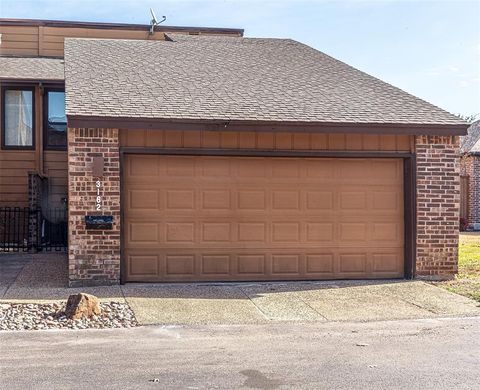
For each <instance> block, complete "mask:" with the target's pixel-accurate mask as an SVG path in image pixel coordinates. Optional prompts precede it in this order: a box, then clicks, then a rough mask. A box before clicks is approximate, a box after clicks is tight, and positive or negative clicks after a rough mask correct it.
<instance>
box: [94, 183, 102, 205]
mask: <svg viewBox="0 0 480 390" xmlns="http://www.w3.org/2000/svg"><path fill="white" fill-rule="evenodd" d="M101 187H102V182H101V181H100V180H97V181H96V182H95V188H96V189H97V196H96V197H95V210H97V211H101V210H102V195H100V188H101Z"/></svg>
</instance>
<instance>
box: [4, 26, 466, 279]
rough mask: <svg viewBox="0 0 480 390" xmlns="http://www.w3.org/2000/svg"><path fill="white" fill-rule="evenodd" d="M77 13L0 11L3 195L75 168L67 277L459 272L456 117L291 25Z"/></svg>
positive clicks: (459, 126)
mask: <svg viewBox="0 0 480 390" xmlns="http://www.w3.org/2000/svg"><path fill="white" fill-rule="evenodd" d="M15 23H19V24H20V25H19V26H17V25H15ZM43 23H52V22H43ZM80 25H82V26H83V28H81V30H82V31H84V29H86V31H87V32H84V33H83V38H77V37H78V36H79V33H78V31H77V30H76V28H77V27H76V25H75V24H68V23H63V22H62V23H60V24H59V26H57V27H48V30H47V31H45V28H46V27H47V26H46V25H45V24H43V25H42V24H41V23H38V22H19V21H2V22H0V29H1V30H0V31H2V35H3V36H5V35H6V33H7V32H8V31H10V32H11V33H12V34H14V33H15V32H16V33H18V34H20V35H21V37H20V36H18V37H17V36H15V39H13V38H11V39H10V40H5V39H4V38H2V45H4V44H5V43H6V42H7V43H8V47H9V50H13V52H4V51H2V57H0V79H1V80H2V85H6V84H4V83H8V88H6V89H5V90H4V91H5V92H4V93H3V98H2V101H3V102H5V103H2V110H3V114H2V115H3V122H4V123H5V121H6V119H5V118H8V123H9V125H8V126H4V130H3V132H2V136H3V138H4V139H5V140H7V142H6V143H4V147H3V149H2V151H1V154H0V161H1V162H2V163H3V162H4V161H17V162H9V164H10V165H9V166H11V167H15V168H20V167H25V168H22V169H23V170H22V171H21V172H20V171H16V173H15V174H12V173H10V171H9V170H8V167H7V169H4V170H3V171H2V172H3V173H2V175H1V176H0V180H2V183H3V182H5V183H10V182H12V184H9V185H11V186H12V187H9V189H8V191H5V192H4V190H3V188H5V187H3V186H2V191H1V192H2V193H3V194H2V199H3V204H5V205H8V204H10V203H11V202H14V201H17V200H19V199H20V198H21V196H23V199H25V200H24V201H25V202H26V199H27V198H28V197H27V192H28V191H27V186H26V176H27V173H28V171H36V172H37V173H40V174H41V175H42V176H48V177H49V182H50V181H51V184H49V186H48V188H49V196H48V198H49V199H51V202H55V201H57V202H58V201H61V198H62V197H65V192H63V193H62V194H60V192H61V191H60V190H56V189H55V188H56V184H55V180H54V177H55V173H56V172H57V171H59V172H60V171H62V169H63V171H62V172H63V173H62V174H61V175H59V176H61V180H63V181H61V184H58V188H60V187H61V188H63V189H64V190H65V188H66V187H65V186H66V183H67V182H66V174H65V172H66V171H68V196H67V198H68V212H69V218H68V224H69V248H68V252H69V277H70V283H71V285H95V284H115V283H119V282H121V281H123V282H132V281H142V282H145V281H149V282H169V281H171V282H176V281H230V280H235V281H241V280H300V279H366V278H372V279H373V278H402V277H407V278H410V277H413V276H419V277H430V278H436V277H437V278H448V277H451V276H452V275H453V274H454V273H455V272H456V271H457V254H458V225H459V203H460V202H459V187H460V176H459V164H458V146H459V139H458V138H459V137H458V136H459V135H464V134H466V129H467V126H468V125H466V124H465V123H464V122H463V121H461V120H460V119H458V118H457V117H455V116H453V115H451V114H449V113H447V112H445V111H443V110H441V109H439V108H437V107H435V106H433V105H431V104H429V103H427V102H425V101H422V100H420V99H418V98H415V97H413V96H411V95H409V94H407V93H405V92H404V91H401V90H399V89H398V88H395V87H393V86H391V85H389V84H387V83H384V82H382V81H380V80H378V79H376V78H374V77H371V76H369V75H367V74H365V73H363V72H360V71H358V70H356V69H354V68H352V67H350V66H348V65H346V64H344V63H342V62H340V61H337V60H335V59H333V58H331V57H329V56H327V55H325V54H323V53H321V52H319V51H316V50H314V49H312V48H310V47H308V46H306V45H303V44H301V43H298V42H295V41H292V40H288V39H256V38H243V37H242V31H241V30H228V29H195V28H192V29H179V31H177V29H176V28H168V27H163V29H162V31H161V32H160V31H159V32H157V33H156V34H158V36H157V37H158V38H157V40H153V39H151V38H152V37H150V36H148V33H147V31H148V26H141V27H139V26H133V27H132V29H131V30H130V29H129V28H128V27H127V26H125V25H121V27H118V28H117V27H114V26H115V25H101V26H102V28H100V27H98V26H100V25H91V24H80ZM60 26H66V27H68V29H67V30H68V33H67V32H60V30H55V28H63V27H60ZM85 26H90V27H91V28H90V29H88V27H85ZM94 26H97V27H94ZM110 26H111V28H110ZM27 27H28V28H32V29H33V30H35V31H37V34H38V35H35V34H33V37H29V40H24V42H22V44H21V45H18V46H16V43H15V42H19V41H20V39H21V38H22V37H23V36H24V35H27V34H26V33H20V32H21V31H23V30H22V29H25V28H27ZM41 28H43V32H42V33H40V30H41ZM52 28H53V30H52ZM122 28H123V30H122ZM5 29H7V30H5ZM52 31H53V32H56V33H52ZM62 31H63V30H62ZM73 31H76V32H77V33H73ZM99 31H101V33H99ZM131 31H135V32H136V34H138V35H136V36H133V35H132V36H126V35H124V34H126V32H131ZM47 32H48V36H50V37H51V36H55V43H54V44H55V45H56V46H55V47H57V51H56V52H55V55H61V54H62V53H63V52H62V51H61V49H62V48H63V42H65V56H64V57H65V58H64V60H63V59H61V58H58V59H53V58H44V57H39V56H44V55H45V54H48V53H49V52H45V51H42V50H53V49H51V48H52V45H53V43H49V44H48V45H47V44H46V41H45V40H44V39H45V38H44V37H45V36H46V35H47V34H46V33H47ZM178 32H182V33H183V34H178ZM185 33H190V34H193V35H198V34H200V36H190V35H188V34H185ZM207 33H208V34H209V35H208V36H206V35H207ZM142 34H143V35H142ZM213 35H216V36H213ZM226 35H227V36H226ZM12 36H13V35H12ZM41 37H43V38H41ZM72 37H74V38H72ZM92 37H93V38H96V39H91V38H92ZM119 37H120V38H125V37H127V38H133V39H129V40H126V39H107V38H119ZM98 38H101V39H98ZM135 38H136V39H135ZM149 38H150V39H149ZM32 41H33V43H26V42H32ZM40 42H41V43H40ZM29 45H32V46H34V47H33V48H31V50H32V51H30V52H28V53H27V52H23V50H26V49H20V48H21V47H29ZM2 47H3V46H0V48H2ZM2 50H4V49H3V48H2ZM15 50H17V51H15ZM35 50H36V51H35ZM12 54H13V55H16V57H8V56H5V55H12ZM19 55H21V57H19ZM25 55H30V56H31V55H33V56H37V57H35V58H25ZM63 71H65V85H66V122H67V127H68V139H67V141H66V144H67V149H68V153H66V152H65V136H64V135H63V134H64V132H63V129H64V128H65V119H64V118H65V115H64V113H63V112H61V110H60V107H61V104H60V103H59V101H60V96H59V95H56V94H55V93H57V92H60V90H61V88H62V87H63V77H62V76H63ZM12 83H14V84H12ZM8 91H13V92H12V93H7V94H6V92H8ZM42 92H43V96H44V98H43V99H41V98H40V97H41V96H42ZM50 94H51V95H50ZM35 98H36V99H35ZM9 101H10V102H11V103H8V102H9ZM42 105H43V109H42V107H41V106H42ZM45 107H51V111H50V109H49V108H45ZM33 112H35V115H33V114H32V113H33ZM10 115H11V117H12V118H13V119H9V118H10ZM42 115H43V119H42ZM18 118H21V120H19V119H18ZM48 118H49V119H50V120H48ZM38 124H40V126H42V125H43V131H41V130H38ZM33 129H35V132H34V130H33ZM34 133H35V136H34V135H33V134H34ZM42 139H43V141H42ZM12 146H13V147H15V149H12ZM60 146H61V147H63V151H52V152H56V153H57V154H56V155H55V156H56V157H55V158H53V157H49V156H48V153H52V152H50V150H51V148H57V147H60ZM7 155H8V157H6V156H7ZM26 162H27V163H26ZM53 162H55V165H54V166H52V165H51V164H52V163H53ZM49 164H50V165H49ZM41 169H43V171H41ZM33 181H34V180H33ZM57 182H58V183H60V180H58V181H57ZM13 183H16V184H13ZM62 186H63V187H62ZM34 187H35V186H34ZM10 188H11V189H10ZM22 188H23V189H24V190H22ZM22 191H23V192H22ZM13 192H16V194H17V195H16V197H13V196H11V195H8V194H12V193H13ZM30 192H33V193H35V191H32V190H30ZM21 194H23V195H21ZM53 194H59V197H57V198H55V197H54V196H53ZM31 197H32V195H31ZM44 197H45V195H44V194H43V193H42V192H41V195H40V198H42V199H43V198H44ZM58 198H60V200H59V199H58ZM42 199H41V200H39V203H42V202H43V200H42ZM25 204H26V203H25ZM95 224H100V225H95ZM95 226H97V227H98V228H99V229H94V227H95Z"/></svg>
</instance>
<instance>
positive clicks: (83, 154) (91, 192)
mask: <svg viewBox="0 0 480 390" xmlns="http://www.w3.org/2000/svg"><path fill="white" fill-rule="evenodd" d="M95 156H102V157H103V158H104V175H103V178H101V179H100V180H101V189H100V196H101V197H102V201H101V208H102V209H101V210H100V211H97V210H96V197H97V188H96V186H95V182H96V180H97V178H94V177H93V175H92V160H93V157H95ZM68 183H69V184H68V185H69V187H68V192H69V195H68V213H69V246H68V261H69V280H70V286H93V285H111V284H118V283H119V282H120V156H119V141H118V130H117V129H74V128H71V129H68ZM86 215H111V216H113V230H86V228H85V216H86Z"/></svg>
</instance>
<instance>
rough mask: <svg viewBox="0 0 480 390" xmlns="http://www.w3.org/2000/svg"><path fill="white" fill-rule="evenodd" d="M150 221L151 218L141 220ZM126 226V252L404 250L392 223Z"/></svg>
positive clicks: (131, 223) (185, 220)
mask: <svg viewBox="0 0 480 390" xmlns="http://www.w3.org/2000/svg"><path fill="white" fill-rule="evenodd" d="M145 218H152V216H151V215H150V216H145ZM143 221H144V219H139V220H138V221H137V220H130V221H129V222H127V223H126V225H125V230H126V234H125V240H124V245H125V248H135V247H142V248H158V247H165V248H177V247H178V245H179V244H181V245H187V246H192V245H195V246H197V247H199V248H206V247H212V248H213V247H220V248H222V247H225V245H226V243H227V246H228V247H229V248H242V247H245V246H246V245H248V246H249V247H265V248H272V249H274V248H288V247H298V246H299V245H300V246H302V247H305V248H310V247H330V246H338V247H341V246H344V247H351V246H355V247H359V248H363V247H371V246H375V247H378V248H383V247H387V248H388V247H389V248H402V247H403V241H404V239H403V236H404V231H403V225H402V224H401V223H396V222H378V223H371V224H365V223H363V222H361V221H360V222H358V223H355V222H348V223H338V222H336V221H335V220H331V221H328V220H325V219H324V221H325V222H317V220H312V221H307V222H304V223H303V222H302V223H298V222H289V221H285V220H284V219H282V220H280V221H272V222H270V223H267V222H265V221H251V222H235V223H233V222H230V221H228V219H223V220H220V219H218V218H217V219H211V222H208V219H205V221H206V222H201V223H193V222H191V216H190V217H184V218H182V219H180V218H178V219H177V220H175V222H169V221H166V222H159V223H150V222H143Z"/></svg>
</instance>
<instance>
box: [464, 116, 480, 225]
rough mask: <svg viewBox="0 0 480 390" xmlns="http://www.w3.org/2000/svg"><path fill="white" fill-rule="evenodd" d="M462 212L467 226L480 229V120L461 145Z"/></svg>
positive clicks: (469, 130) (469, 129) (474, 124)
mask: <svg viewBox="0 0 480 390" xmlns="http://www.w3.org/2000/svg"><path fill="white" fill-rule="evenodd" d="M460 154H461V158H460V175H461V184H462V185H461V208H460V210H461V212H460V217H461V218H462V219H463V220H464V221H465V226H466V227H468V228H470V229H474V230H480V120H477V121H476V122H474V123H472V125H471V126H470V127H469V128H468V135H466V136H465V137H461V145H460Z"/></svg>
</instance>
